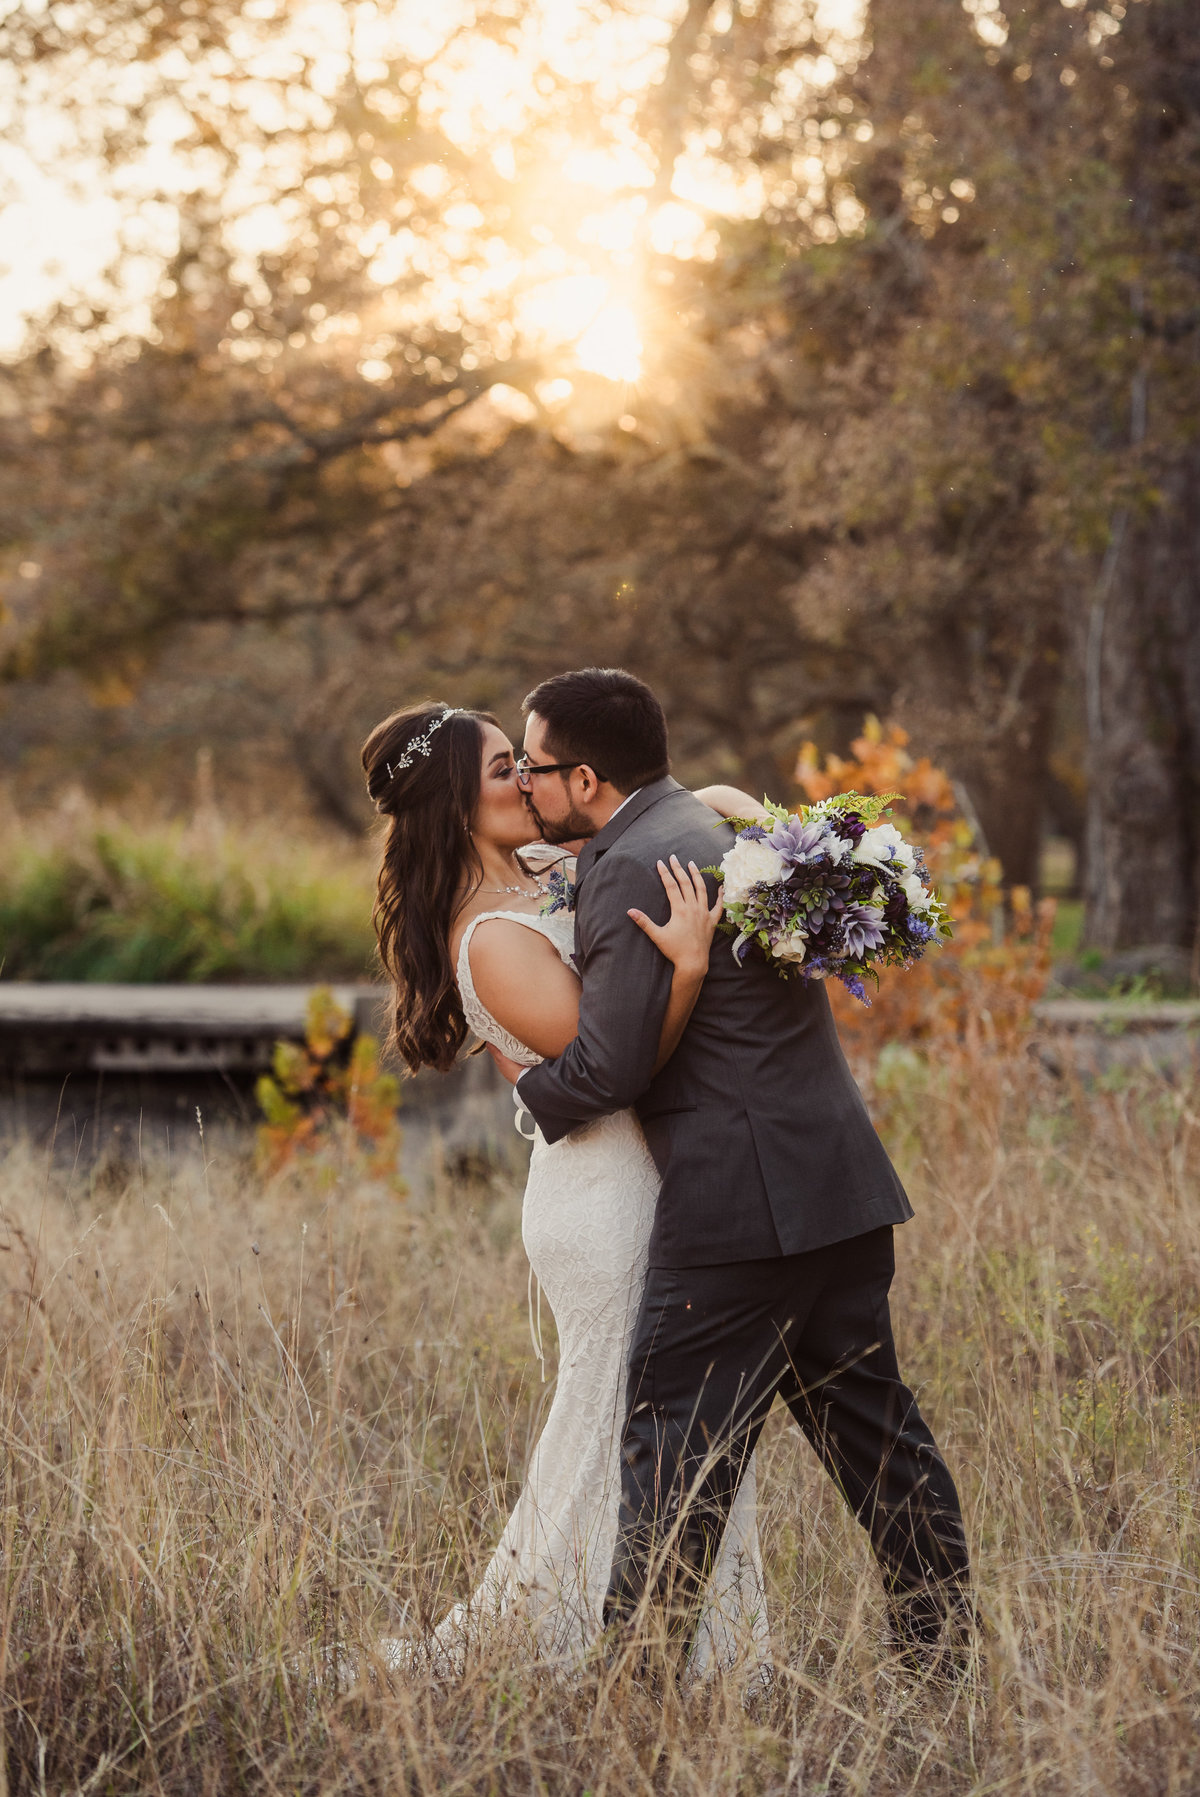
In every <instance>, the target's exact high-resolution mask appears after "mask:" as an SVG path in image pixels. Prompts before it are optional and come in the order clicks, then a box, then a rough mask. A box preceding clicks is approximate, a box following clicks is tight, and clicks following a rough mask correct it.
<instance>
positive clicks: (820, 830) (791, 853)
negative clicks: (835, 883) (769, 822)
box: [767, 817, 827, 867]
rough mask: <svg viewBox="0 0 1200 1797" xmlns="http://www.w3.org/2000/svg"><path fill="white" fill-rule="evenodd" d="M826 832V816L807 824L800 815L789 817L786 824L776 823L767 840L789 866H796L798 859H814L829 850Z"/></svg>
mask: <svg viewBox="0 0 1200 1797" xmlns="http://www.w3.org/2000/svg"><path fill="white" fill-rule="evenodd" d="M826 834H827V825H826V823H825V820H824V818H821V819H820V820H818V821H816V822H814V823H811V824H806V823H802V822H801V820H800V819H799V818H798V817H789V819H788V821H787V823H786V824H776V826H775V828H774V829H773V830H772V831H771V834H770V835H769V836H768V838H767V841H768V842H769V843H770V845H771V847H772V848H773V849H774V850H775V851H776V853H777V854H780V855H782V856H783V859H784V860H785V861H786V862H787V863H788V864H789V866H792V867H794V866H795V865H796V863H797V862H798V861H814V860H815V859H816V858H817V856H818V855H821V854H824V853H826V852H827V851H826Z"/></svg>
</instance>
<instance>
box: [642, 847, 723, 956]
mask: <svg viewBox="0 0 1200 1797" xmlns="http://www.w3.org/2000/svg"><path fill="white" fill-rule="evenodd" d="M658 871H659V874H660V875H661V876H662V883H663V885H664V887H665V888H666V893H667V898H668V899H669V900H670V904H671V915H670V917H668V919H667V921H666V923H655V922H654V921H653V920H652V919H651V918H649V917H647V916H646V913H645V912H644V911H630V913H629V915H630V917H632V919H633V921H634V923H635V924H636V925H637V926H638V928H639V930H644V931H645V932H646V934H647V936H649V938H650V940H651V942H652V943H653V944H654V946H655V948H657V949H658V950H659V951H660V952H661V953H662V954H664V955H665V956H666V957H667V960H668V961H670V962H671V963H672V965H673V966H674V967H675V969H676V971H677V972H679V973H681V974H684V975H686V976H688V977H689V978H692V979H696V980H702V979H703V978H704V975H705V973H706V971H707V969H708V951H709V949H710V948H711V946H712V939H713V934H714V932H715V930H716V927H717V925H718V923H719V922H720V921H721V912H722V910H723V909H724V906H723V903H722V900H721V895H720V893H718V894H717V899H716V902H715V904H713V905H711V906H710V904H709V902H708V889H707V887H706V886H705V884H704V875H703V874H702V873H701V872H700V869H699V868H698V867H697V866H696V863H695V862H694V861H689V862H688V865H687V868H686V870H685V868H684V866H683V864H682V862H681V861H680V860H679V858H678V856H676V855H672V856H671V865H670V867H668V866H667V864H666V862H665V861H660V862H659V864H658Z"/></svg>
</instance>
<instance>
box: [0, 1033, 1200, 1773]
mask: <svg viewBox="0 0 1200 1797" xmlns="http://www.w3.org/2000/svg"><path fill="white" fill-rule="evenodd" d="M874 1086H875V1089H874V1104H875V1108H876V1114H877V1116H878V1118H879V1121H880V1126H881V1129H882V1131H883V1133H884V1136H885V1138H886V1140H887V1141H888V1143H889V1146H890V1147H891V1148H892V1149H893V1152H894V1153H895V1154H896V1156H897V1158H898V1161H899V1163H900V1165H901V1167H902V1170H903V1172H904V1175H905V1178H906V1181H907V1183H908V1185H909V1189H910V1191H911V1193H912V1195H913V1198H914V1201H915V1203H916V1206H917V1211H918V1216H917V1219H916V1221H915V1222H913V1223H911V1224H909V1225H907V1226H906V1227H905V1229H904V1230H903V1231H901V1232H900V1235H899V1240H898V1254H899V1274H898V1279H897V1286H896V1292H895V1311H896V1321H897V1335H898V1338H899V1343H900V1348H901V1354H902V1361H903V1364H904V1366H905V1368H906V1370H907V1373H908V1376H909V1378H910V1380H911V1381H912V1382H913V1383H914V1384H916V1385H917V1386H918V1387H919V1389H920V1391H921V1394H922V1402H923V1405H924V1407H925V1409H926V1412H927V1414H928V1415H929V1416H930V1418H931V1420H932V1421H933V1423H934V1426H935V1429H936V1431H937V1433H938V1435H939V1438H940V1440H941V1442H942V1444H943V1447H944V1449H945V1451H946V1453H947V1456H948V1458H949V1460H950V1462H951V1465H952V1466H953V1468H954V1470H955V1473H956V1476H957V1477H958V1479H959V1483H960V1488H961V1490H962V1494H963V1499H964V1504H965V1509H966V1514H967V1521H968V1529H969V1533H970V1538H971V1541H972V1543H973V1547H974V1552H975V1556H976V1564H977V1570H978V1595H979V1605H980V1610H981V1612H982V1616H983V1619H984V1647H983V1652H982V1655H981V1658H980V1662H979V1664H978V1667H977V1668H976V1673H975V1676H974V1677H973V1678H972V1679H970V1680H968V1681H967V1682H966V1684H965V1685H964V1686H963V1687H962V1688H961V1689H959V1690H958V1691H957V1692H953V1693H947V1692H945V1691H941V1690H938V1689H928V1688H925V1687H924V1686H923V1685H922V1684H921V1682H920V1681H919V1680H918V1679H915V1678H913V1677H912V1676H911V1675H910V1674H907V1673H905V1672H904V1671H903V1670H902V1669H901V1668H899V1667H898V1666H896V1665H895V1664H893V1663H892V1662H890V1661H889V1658H888V1653H887V1649H886V1647H885V1645H884V1644H883V1639H882V1606H881V1602H880V1597H879V1592H878V1588H877V1584H876V1580H875V1577H874V1574H873V1570H872V1567H871V1563H870V1560H869V1556H868V1554H867V1552H866V1549H865V1542H864V1540H863V1538H862V1536H861V1534H860V1532H859V1530H858V1529H857V1527H856V1526H855V1525H854V1524H853V1522H851V1521H849V1520H848V1519H847V1517H846V1515H845V1514H844V1512H843V1510H842V1507H841V1504H840V1500H839V1499H838V1497H837V1494H836V1493H835V1491H834V1490H833V1488H832V1487H831V1485H830V1484H829V1482H828V1481H827V1479H826V1478H825V1476H824V1474H823V1473H822V1472H821V1471H820V1470H819V1469H818V1467H817V1465H816V1463H815V1461H814V1459H813V1458H812V1456H811V1454H810V1453H809V1451H808V1449H807V1448H806V1447H804V1446H803V1445H802V1444H801V1442H800V1440H799V1438H798V1436H797V1435H796V1434H795V1433H794V1432H793V1431H792V1430H791V1429H790V1428H789V1427H788V1426H787V1424H786V1421H785V1420H784V1419H783V1418H782V1417H780V1416H778V1415H776V1416H773V1417H772V1419H771V1423H770V1425H769V1426H768V1430H767V1434H766V1437H765V1438H764V1444H763V1449H762V1453H761V1459H760V1493H761V1497H762V1528H763V1535H764V1547H765V1552H766V1557H767V1568H768V1579H769V1584H770V1590H771V1597H772V1626H773V1632H774V1636H775V1647H776V1658H777V1662H778V1668H779V1670H778V1676H777V1679H776V1682H775V1686H774V1689H773V1690H772V1691H771V1692H770V1693H769V1694H768V1695H766V1696H764V1697H761V1698H757V1699H754V1700H752V1701H751V1703H750V1704H749V1706H744V1705H743V1703H742V1701H741V1699H740V1697H739V1694H738V1692H737V1691H736V1690H735V1689H734V1688H733V1687H732V1686H728V1687H727V1686H724V1685H721V1684H717V1685H715V1686H713V1687H710V1688H707V1689H703V1690H700V1691H694V1692H692V1693H691V1694H687V1695H684V1696H682V1697H681V1696H677V1695H675V1694H671V1695H669V1696H668V1698H667V1699H666V1700H665V1701H664V1702H656V1701H654V1700H653V1699H652V1698H651V1696H650V1695H649V1694H648V1693H647V1692H646V1691H645V1690H643V1689H641V1688H640V1687H639V1686H637V1685H636V1684H633V1683H631V1682H630V1681H629V1679H628V1678H627V1677H626V1676H625V1675H624V1674H620V1673H617V1674H613V1673H610V1672H609V1671H607V1670H606V1669H605V1668H604V1667H603V1666H599V1665H598V1666H596V1667H595V1668H593V1669H591V1670H589V1671H587V1672H585V1673H583V1674H579V1675H576V1676H573V1677H570V1678H565V1677H561V1676H555V1675H554V1674H552V1673H551V1672H548V1671H547V1670H545V1669H539V1668H538V1667H536V1666H531V1665H529V1664H514V1663H512V1662H511V1660H509V1659H506V1658H505V1655H504V1653H503V1652H502V1650H500V1649H499V1648H498V1647H497V1648H491V1649H489V1648H485V1649H483V1650H482V1651H481V1652H480V1653H479V1655H478V1657H477V1658H476V1660H475V1661H474V1662H473V1664H472V1665H471V1666H470V1668H469V1669H468V1671H467V1673H466V1675H465V1676H464V1677H463V1678H461V1679H448V1680H438V1679H437V1678H435V1677H434V1676H432V1675H430V1674H425V1673H409V1674H406V1675H405V1676H403V1677H397V1678H393V1679H391V1680H387V1679H381V1678H378V1677H376V1678H374V1679H367V1680H365V1681H364V1682H363V1683H362V1684H361V1685H360V1686H358V1687H357V1688H356V1689H352V1690H349V1691H339V1690H338V1689H337V1688H336V1684H335V1682H334V1681H333V1680H331V1679H330V1678H329V1677H328V1676H327V1672H326V1668H327V1667H328V1665H329V1663H330V1659H331V1657H332V1656H334V1655H336V1653H337V1652H338V1651H339V1650H341V1649H343V1648H346V1647H350V1648H355V1647H357V1648H359V1649H361V1647H362V1646H363V1644H369V1643H370V1642H371V1641H372V1640H373V1639H375V1638H376V1637H377V1636H378V1635H379V1634H380V1633H384V1632H394V1631H395V1629H396V1628H397V1626H399V1625H400V1624H401V1623H402V1621H403V1619H404V1617H405V1616H406V1615H407V1617H408V1618H409V1620H410V1622H415V1623H416V1624H418V1625H419V1624H420V1622H421V1621H422V1620H424V1621H425V1622H428V1621H430V1620H435V1619H436V1618H437V1617H438V1616H439V1614H440V1613H441V1611H442V1610H443V1609H444V1608H445V1607H446V1606H447V1605H448V1603H449V1602H450V1601H451V1600H452V1599H453V1598H454V1597H457V1596H462V1595H464V1594H465V1593H466V1592H467V1591H468V1589H469V1588H470V1586H471V1583H472V1579H473V1572H474V1569H475V1568H477V1567H478V1566H479V1565H480V1564H481V1563H482V1561H483V1560H484V1559H486V1557H487V1555H488V1553H489V1551H490V1548H491V1545H492V1543H493V1542H494V1540H495V1537H496V1535H497V1533H498V1531H499V1528H500V1526H501V1523H502V1520H503V1518H504V1515H505V1513H506V1510H507V1507H508V1506H509V1504H510V1503H511V1501H512V1499H513V1497H514V1495H515V1493H516V1491H517V1489H518V1488H519V1484H520V1479H521V1471H522V1467H523V1465H524V1463H525V1460H526V1458H527V1455H528V1452H529V1448H530V1445H531V1443H532V1441H533V1440H534V1438H535V1435H536V1431H537V1428H538V1419H539V1415H540V1414H541V1412H542V1410H543V1409H544V1406H545V1404H546V1402H547V1394H548V1387H543V1386H542V1385H540V1384H539V1382H538V1377H537V1369H536V1365H535V1364H534V1362H533V1360H532V1356H531V1353H530V1349H529V1338H528V1333H527V1323H526V1315H525V1264H524V1258H523V1255H522V1252H521V1247H520V1241H519V1207H520V1193H519V1183H518V1181H517V1180H516V1179H515V1178H514V1177H512V1176H510V1175H497V1176H496V1177H495V1178H492V1179H489V1180H476V1181H475V1182H473V1183H466V1182H463V1181H459V1182H457V1183H456V1182H455V1181H453V1180H450V1179H448V1178H444V1179H442V1180H441V1181H440V1183H439V1184H438V1185H437V1188H436V1189H435V1191H434V1192H433V1193H432V1194H431V1195H430V1196H429V1197H428V1198H427V1199H426V1200H424V1201H422V1202H421V1203H418V1202H417V1201H416V1200H410V1201H407V1202H405V1201H402V1200H397V1199H396V1198H395V1197H394V1196H391V1195H389V1194H387V1193H386V1192H384V1191H383V1190H382V1189H381V1188H379V1187H375V1186H372V1185H371V1184H370V1182H369V1180H368V1179H367V1177H366V1175H365V1174H363V1173H361V1172H360V1171H359V1170H358V1169H357V1168H356V1167H355V1165H354V1164H353V1163H352V1162H350V1161H348V1162H346V1163H345V1164H342V1165H338V1164H336V1163H335V1162H328V1163H324V1164H322V1165H320V1166H313V1167H310V1168H308V1169H307V1170H303V1171H296V1170H292V1171H290V1172H288V1173H286V1174H284V1175H280V1176H279V1177H278V1178H277V1179H276V1180H275V1181H274V1182H273V1183H269V1182H264V1181H263V1180H262V1178H261V1177H260V1176H258V1175H256V1174H255V1173H254V1171H253V1168H252V1165H251V1163H250V1161H249V1159H243V1158H241V1157H240V1155H239V1153H238V1152H237V1151H236V1150H235V1149H234V1148H232V1147H229V1148H226V1147H217V1148H214V1147H213V1144H212V1142H211V1141H210V1143H209V1151H208V1164H207V1166H205V1165H204V1164H203V1163H202V1160H201V1157H200V1155H199V1152H197V1153H196V1154H195V1155H194V1156H193V1157H191V1158H190V1159H188V1158H183V1159H180V1160H177V1161H176V1163H175V1165H174V1167H173V1168H167V1167H165V1166H152V1165H145V1166H139V1165H137V1164H130V1165H128V1166H120V1165H116V1164H110V1165H108V1166H107V1167H102V1168H100V1169H98V1170H97V1171H96V1172H95V1173H94V1174H91V1175H88V1176H86V1177H85V1176H83V1175H82V1174H80V1173H76V1174H71V1173H69V1172H66V1171H57V1170H54V1169H50V1168H48V1167H47V1165H46V1163H45V1161H44V1159H42V1158H39V1157H38V1156H36V1155H34V1154H33V1153H32V1152H30V1151H26V1150H20V1149H18V1150H15V1151H13V1152H11V1153H10V1154H8V1156H7V1158H6V1161H5V1164H4V1166H3V1172H2V1173H0V1206H2V1221H0V1281H2V1288H3V1304H2V1309H0V1325H2V1329H3V1343H4V1348H3V1359H2V1363H0V1431H2V1435H3V1439H2V1444H0V1448H2V1479H3V1488H2V1491H0V1531H2V1538H3V1607H2V1612H0V1631H2V1633H0V1726H2V1729H3V1736H4V1742H5V1749H6V1758H5V1767H6V1783H7V1789H8V1790H9V1791H18V1790H19V1791H35V1792H47V1793H50V1792H68V1791H71V1792H73V1791H80V1792H98V1793H124V1792H134V1791H137V1792H155V1793H158V1792H162V1793H168V1792H170V1793H191V1792H196V1793H213V1794H216V1793H221V1794H225V1793H233V1792H242V1791H247V1792H250V1791H253V1792H264V1793H266V1792H270V1793H284V1792H287V1793H292V1792H314V1793H315V1792H343V1791H345V1792H370V1793H384V1792H387V1793H399V1792H412V1793H420V1794H422V1797H425V1794H426V1793H432V1792H446V1793H462V1794H463V1797H467V1794H472V1797H474V1794H475V1793H480V1794H482V1793H493V1792H494V1793H508V1792H520V1793H526V1792H528V1793H558V1792H571V1793H578V1794H579V1797H582V1794H583V1793H584V1792H591V1793H594V1794H595V1797H601V1794H602V1793H607V1794H609V1797H616V1794H618V1793H622V1794H623V1793H627V1792H628V1793H642V1792H644V1793H651V1792H654V1793H663V1794H664V1797H666V1794H670V1797H676V1794H678V1797H707V1794H708V1793H717V1792H721V1793H726V1792H733V1791H739V1792H747V1793H750V1792H754V1793H757V1792H762V1793H776V1792H778V1793H784V1792H789V1793H806V1794H807V1793H821V1792H829V1793H843V1792H844V1793H864V1794H866V1793H869V1794H871V1797H875V1794H877V1793H878V1794H890V1793H900V1792H910V1791H911V1792H920V1793H922V1797H931V1794H934V1793H954V1794H956V1797H958V1794H963V1797H965V1794H967V1793H975V1794H977V1797H984V1794H985V1793H987V1794H988V1797H992V1794H999V1793H1007V1792H1012V1793H1022V1794H1024V1793H1029V1794H1031V1797H1032V1794H1033V1793H1037V1797H1043V1794H1045V1793H1059V1792H1061V1793H1064V1794H1070V1797H1076V1794H1084V1793H1096V1794H1097V1797H1100V1794H1101V1793H1103V1794H1104V1797H1114V1794H1116V1793H1143V1792H1145V1793H1164V1794H1167V1793H1175V1792H1178V1793H1181V1794H1182V1793H1187V1792H1190V1791H1193V1790H1195V1789H1196V1788H1197V1784H1198V1783H1200V1749H1198V1748H1197V1725H1198V1723H1200V1516H1198V1509H1200V1472H1198V1465H1197V1455H1196V1447H1197V1439H1196V1438H1197V1427H1198V1422H1200V1334H1198V1313H1200V1298H1198V1295H1197V1294H1198V1289H1200V1280H1198V1274H1200V1202H1198V1186H1200V1090H1198V1089H1197V1086H1196V1085H1195V1083H1192V1084H1191V1085H1190V1086H1187V1085H1186V1084H1183V1085H1181V1084H1176V1085H1174V1086H1173V1085H1171V1084H1168V1083H1167V1082H1165V1081H1163V1080H1161V1079H1159V1078H1156V1077H1155V1076H1153V1075H1149V1074H1147V1075H1137V1076H1129V1077H1124V1078H1121V1079H1113V1080H1110V1081H1109V1082H1108V1083H1107V1085H1101V1086H1097V1087H1092V1088H1088V1087H1086V1086H1084V1085H1083V1084H1081V1083H1079V1082H1077V1081H1076V1080H1074V1079H1073V1078H1071V1077H1067V1078H1065V1079H1061V1080H1051V1079H1050V1078H1049V1077H1048V1075H1047V1074H1045V1073H1044V1072H1043V1071H1041V1070H1039V1069H1038V1068H1037V1067H1036V1066H1035V1065H1034V1064H1033V1063H1032V1062H1031V1061H1029V1060H1028V1059H1027V1058H1025V1057H1016V1058H1013V1059H1011V1060H1002V1059H988V1058H986V1057H984V1056H982V1055H980V1056H978V1057H975V1058H968V1057H966V1056H962V1055H958V1054H955V1055H954V1056H951V1057H949V1058H947V1057H944V1056H939V1055H936V1054H931V1055H930V1057H929V1059H927V1060H926V1059H921V1058H919V1057H918V1056H916V1055H915V1054H913V1053H912V1052H911V1051H907V1050H897V1051H893V1052H892V1053H891V1054H890V1055H885V1056H884V1057H883V1061H882V1063H881V1065H880V1067H879V1068H878V1070H877V1077H876V1080H875V1082H874ZM198 1148H199V1144H198V1143H197V1150H198Z"/></svg>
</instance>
